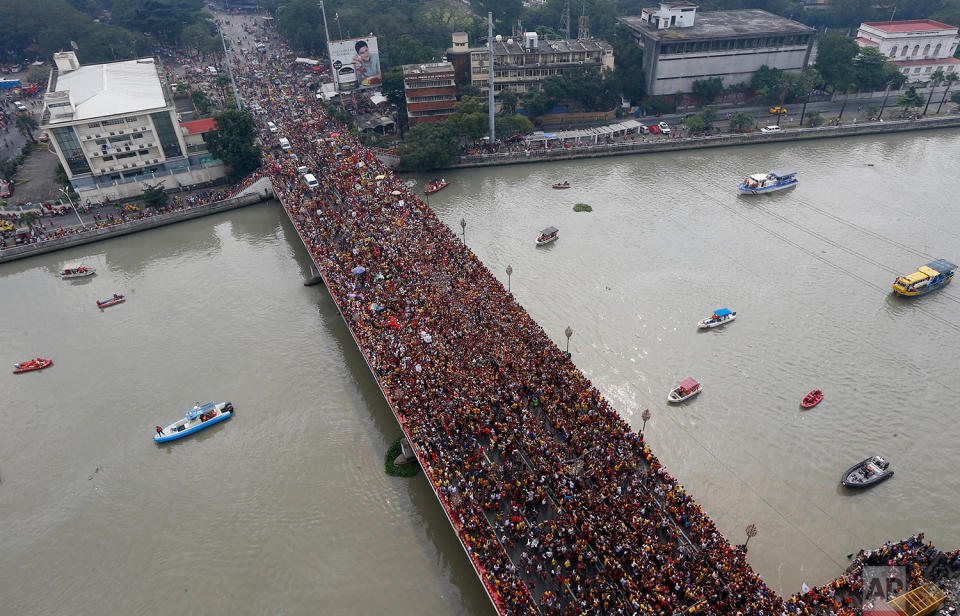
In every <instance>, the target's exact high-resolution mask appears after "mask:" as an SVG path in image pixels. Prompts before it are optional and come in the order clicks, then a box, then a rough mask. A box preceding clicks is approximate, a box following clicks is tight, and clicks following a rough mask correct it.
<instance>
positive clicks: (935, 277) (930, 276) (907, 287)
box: [893, 259, 957, 297]
mask: <svg viewBox="0 0 960 616" xmlns="http://www.w3.org/2000/svg"><path fill="white" fill-rule="evenodd" d="M955 269H957V266H956V265H955V264H953V263H950V262H949V261H947V260H946V259H938V260H937V261H931V262H930V263H927V264H926V265H921V266H920V267H919V268H918V269H917V271H915V272H914V273H912V274H910V275H909V276H898V277H897V279H896V280H894V281H893V292H894V293H896V294H897V295H903V296H905V297H915V296H917V295H926V294H927V293H929V292H930V291H936V290H937V289H939V288H940V287H943V286H946V285H948V284H950V281H951V280H953V271H954V270H955Z"/></svg>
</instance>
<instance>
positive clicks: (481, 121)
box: [447, 96, 489, 141]
mask: <svg viewBox="0 0 960 616" xmlns="http://www.w3.org/2000/svg"><path fill="white" fill-rule="evenodd" d="M453 109H454V113H453V115H452V116H450V117H449V118H447V122H448V123H449V125H450V127H451V128H453V129H454V130H456V131H457V133H458V134H459V135H460V136H462V137H465V138H466V139H467V140H469V141H476V140H478V139H480V137H483V136H484V135H485V134H486V132H487V130H488V126H489V120H488V116H487V106H486V105H485V104H483V103H482V102H481V101H480V99H478V98H474V97H472V96H465V97H463V98H461V99H460V100H459V101H457V102H456V103H454V105H453Z"/></svg>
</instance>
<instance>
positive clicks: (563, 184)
mask: <svg viewBox="0 0 960 616" xmlns="http://www.w3.org/2000/svg"><path fill="white" fill-rule="evenodd" d="M553 187H554V188H556V189H557V190H563V189H564V188H570V182H567V181H566V180H564V181H563V182H557V183H556V184H554V185H553Z"/></svg>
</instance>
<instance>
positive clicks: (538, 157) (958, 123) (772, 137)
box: [453, 116, 960, 168]
mask: <svg viewBox="0 0 960 616" xmlns="http://www.w3.org/2000/svg"><path fill="white" fill-rule="evenodd" d="M958 127H960V116H952V117H946V118H930V119H923V120H896V121H889V122H869V123H861V124H847V125H842V126H824V127H817V128H791V129H785V130H783V131H782V132H779V133H747V134H729V135H710V136H707V137H684V138H682V139H669V138H660V139H659V140H657V139H656V138H653V139H651V138H650V137H648V138H647V139H648V141H630V142H626V143H607V144H596V145H591V146H581V147H571V148H564V147H557V148H555V149H552V150H532V151H529V152H506V153H502V154H501V153H498V154H487V155H471V156H461V157H460V163H459V164H457V165H453V168H461V167H491V166H494V165H516V164H521V163H540V162H546V161H551V160H574V159H577V158H599V157H601V156H623V155H625V154H647V153H651V152H670V151H674V150H696V149H700V148H720V147H730V146H737V145H751V144H757V143H776V142H781V141H802V140H807V139H829V138H834V137H856V136H862V135H875V134H881V133H899V132H905V131H915V130H929V129H934V128H958Z"/></svg>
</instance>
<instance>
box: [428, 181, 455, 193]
mask: <svg viewBox="0 0 960 616" xmlns="http://www.w3.org/2000/svg"><path fill="white" fill-rule="evenodd" d="M447 186H450V182H448V181H447V180H446V179H440V180H432V181H430V182H428V183H427V187H426V188H425V189H423V192H425V193H427V194H428V195H431V194H433V193H435V192H439V191H441V190H443V189H444V188H446V187H447Z"/></svg>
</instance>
